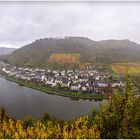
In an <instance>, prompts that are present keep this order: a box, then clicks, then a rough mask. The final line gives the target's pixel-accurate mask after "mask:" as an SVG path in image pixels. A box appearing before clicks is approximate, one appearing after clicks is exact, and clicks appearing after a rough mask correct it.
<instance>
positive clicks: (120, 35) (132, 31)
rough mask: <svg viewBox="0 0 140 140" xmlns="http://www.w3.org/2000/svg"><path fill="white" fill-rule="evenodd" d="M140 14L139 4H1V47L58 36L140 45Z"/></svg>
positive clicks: (20, 44) (16, 45)
mask: <svg viewBox="0 0 140 140" xmlns="http://www.w3.org/2000/svg"><path fill="white" fill-rule="evenodd" d="M139 13H140V4H139V3H127V2H124V3H121V2H117V3H113V2H98V3H97V2H68V3H67V2H11V3H2V2H1V3H0V27H1V29H0V44H1V45H4V44H7V45H8V46H15V47H21V46H23V45H26V44H27V43H30V42H32V41H34V40H36V39H39V38H45V37H56V36H60V37H64V36H86V37H89V38H91V39H93V40H103V39H111V38H113V39H125V38H129V39H130V40H133V41H136V42H139V43H140V38H139V36H140V31H139V30H138V29H139V25H140V15H139ZM1 45H0V46H1Z"/></svg>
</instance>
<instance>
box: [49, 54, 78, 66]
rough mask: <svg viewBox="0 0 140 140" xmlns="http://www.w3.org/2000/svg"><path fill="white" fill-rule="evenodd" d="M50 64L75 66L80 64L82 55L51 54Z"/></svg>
mask: <svg viewBox="0 0 140 140" xmlns="http://www.w3.org/2000/svg"><path fill="white" fill-rule="evenodd" d="M50 62H57V63H68V64H75V63H79V62H80V54H51V56H50Z"/></svg>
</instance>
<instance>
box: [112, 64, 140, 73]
mask: <svg viewBox="0 0 140 140" xmlns="http://www.w3.org/2000/svg"><path fill="white" fill-rule="evenodd" d="M111 68H112V70H113V71H114V72H115V73H117V74H125V73H126V70H127V72H128V74H129V75H139V74H140V63H127V64H126V63H115V64H112V65H111Z"/></svg>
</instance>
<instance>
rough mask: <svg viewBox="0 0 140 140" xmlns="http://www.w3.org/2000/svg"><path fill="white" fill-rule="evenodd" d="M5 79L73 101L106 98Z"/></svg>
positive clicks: (100, 95)
mask: <svg viewBox="0 0 140 140" xmlns="http://www.w3.org/2000/svg"><path fill="white" fill-rule="evenodd" d="M6 79H7V80H9V81H12V82H15V83H17V84H19V85H20V86H26V87H29V88H32V89H36V90H39V91H42V92H46V93H49V94H53V95H59V96H64V97H70V98H75V99H98V100H102V99H106V98H108V97H107V96H105V95H103V94H90V93H79V92H71V91H63V90H60V89H58V88H51V87H44V86H42V85H39V84H35V83H30V82H26V81H23V80H19V79H15V78H13V77H6Z"/></svg>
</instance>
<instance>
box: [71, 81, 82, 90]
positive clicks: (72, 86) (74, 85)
mask: <svg viewBox="0 0 140 140" xmlns="http://www.w3.org/2000/svg"><path fill="white" fill-rule="evenodd" d="M80 87H81V85H80V84H79V83H70V84H69V89H70V90H71V91H79V89H80Z"/></svg>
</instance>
